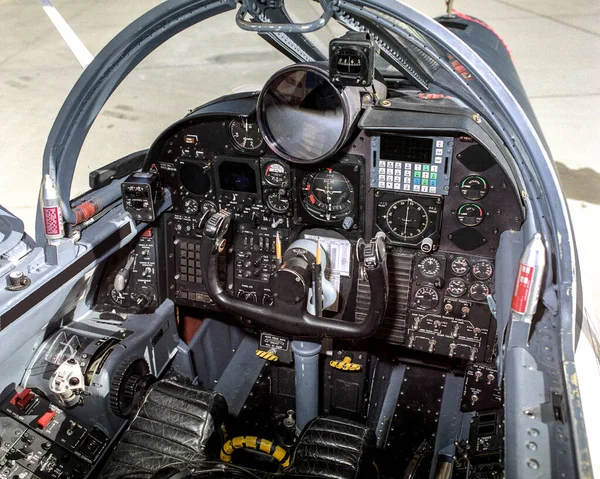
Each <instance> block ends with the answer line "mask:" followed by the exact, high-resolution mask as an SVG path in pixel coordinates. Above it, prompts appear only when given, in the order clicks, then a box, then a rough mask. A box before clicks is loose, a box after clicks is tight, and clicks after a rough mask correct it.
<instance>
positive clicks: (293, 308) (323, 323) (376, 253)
mask: <svg viewBox="0 0 600 479" xmlns="http://www.w3.org/2000/svg"><path fill="white" fill-rule="evenodd" d="M230 222H231V213H230V212H229V211H227V210H221V211H219V212H217V213H215V214H213V215H212V216H211V217H210V218H209V219H208V220H207V221H206V222H205V223H204V229H203V237H202V251H201V253H200V255H201V256H200V266H201V269H202V276H203V277H204V281H205V285H206V289H207V292H208V295H209V296H210V298H211V299H212V300H213V301H214V302H215V303H216V304H217V305H218V306H220V307H221V308H223V309H225V310H226V311H228V312H231V313H234V314H237V315H239V316H243V317H245V318H248V319H251V320H252V321H253V322H254V323H255V324H256V325H259V326H264V327H266V328H269V329H271V330H275V331H278V332H279V333H281V334H285V335H289V336H300V337H324V336H327V337H332V338H346V339H360V338H366V337H368V336H371V335H373V334H374V333H375V332H376V331H377V328H378V327H379V324H380V323H381V320H382V319H383V316H384V314H385V310H386V307H387V300H388V285H389V282H388V275H387V263H386V250H385V236H384V235H381V234H378V235H377V236H376V237H375V238H373V239H372V240H371V241H370V242H369V243H366V244H364V247H363V248H362V251H361V254H360V255H359V260H360V262H361V270H362V271H365V272H366V276H367V279H368V281H369V287H370V290H371V303H370V306H369V312H368V314H367V317H366V319H364V320H363V321H361V322H350V321H342V320H339V319H331V318H323V317H319V316H315V315H313V314H310V313H309V312H308V311H307V309H306V306H307V305H306V301H300V302H298V303H295V304H290V302H285V301H283V300H281V299H278V298H274V302H273V305H272V306H264V305H259V304H256V303H248V302H246V301H242V300H239V299H236V298H234V297H232V296H231V295H229V294H227V293H226V292H225V291H224V290H223V288H222V287H221V283H220V281H219V276H218V256H219V252H221V251H222V250H223V249H224V247H225V240H224V236H225V234H226V233H227V230H228V228H229V224H230Z"/></svg>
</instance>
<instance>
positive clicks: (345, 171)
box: [290, 155, 365, 231]
mask: <svg viewBox="0 0 600 479" xmlns="http://www.w3.org/2000/svg"><path fill="white" fill-rule="evenodd" d="M328 167H329V168H334V169H335V171H337V172H338V173H341V174H342V175H344V176H345V177H346V178H347V179H348V180H349V182H350V184H351V185H352V187H353V189H354V196H353V198H354V200H353V208H352V210H351V211H350V212H348V213H346V214H345V215H343V216H342V217H341V218H339V219H336V220H333V219H331V220H330V221H326V220H325V219H324V218H317V217H315V216H313V215H312V214H310V213H309V212H308V211H307V210H306V207H305V205H304V203H303V197H304V191H303V190H302V182H303V179H304V178H305V177H306V176H308V175H309V174H311V173H314V172H315V171H318V170H321V169H323V168H328ZM364 184H365V175H364V159H363V158H362V157H360V156H358V155H345V156H344V157H343V158H341V159H339V160H337V161H336V162H328V161H326V162H324V163H321V164H319V165H298V166H296V167H295V168H294V169H293V170H292V186H291V188H290V192H291V194H292V196H293V211H294V217H295V220H294V221H295V222H296V223H297V224H306V225H313V226H327V227H334V228H343V222H344V220H345V218H346V217H348V216H350V217H352V218H353V219H354V224H353V225H352V230H353V231H355V230H359V231H362V230H363V228H364V213H365V188H364Z"/></svg>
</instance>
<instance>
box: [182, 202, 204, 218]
mask: <svg viewBox="0 0 600 479" xmlns="http://www.w3.org/2000/svg"><path fill="white" fill-rule="evenodd" d="M199 210H200V205H199V204H198V202H197V201H196V200H195V199H194V198H186V199H185V200H183V211H185V214H186V215H195V214H196V213H198V211H199Z"/></svg>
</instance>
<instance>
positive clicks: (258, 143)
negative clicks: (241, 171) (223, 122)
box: [229, 118, 264, 151]
mask: <svg viewBox="0 0 600 479" xmlns="http://www.w3.org/2000/svg"><path fill="white" fill-rule="evenodd" d="M229 135H230V136H231V141H233V144H234V145H235V147H236V148H239V149H240V150H243V151H257V150H260V149H261V148H262V146H263V143H264V140H263V137H262V134H261V132H260V130H259V129H258V124H257V123H255V122H253V121H251V120H249V119H248V118H236V119H235V120H232V121H231V123H230V124H229Z"/></svg>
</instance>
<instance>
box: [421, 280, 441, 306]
mask: <svg viewBox="0 0 600 479" xmlns="http://www.w3.org/2000/svg"><path fill="white" fill-rule="evenodd" d="M439 300H440V296H439V295H438V293H437V291H436V290H435V289H434V288H432V287H431V286H423V287H422V288H419V289H417V291H416V292H415V303H417V306H418V307H419V308H422V309H433V308H435V307H436V306H437V304H438V302H439Z"/></svg>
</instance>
